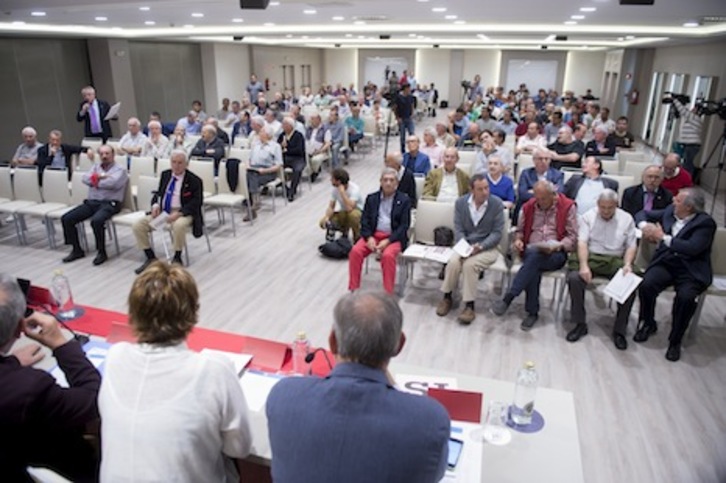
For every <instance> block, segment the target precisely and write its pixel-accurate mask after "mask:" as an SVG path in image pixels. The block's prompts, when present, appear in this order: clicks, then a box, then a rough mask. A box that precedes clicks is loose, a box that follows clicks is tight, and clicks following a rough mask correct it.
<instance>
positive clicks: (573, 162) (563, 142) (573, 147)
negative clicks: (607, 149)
mask: <svg viewBox="0 0 726 483" xmlns="http://www.w3.org/2000/svg"><path fill="white" fill-rule="evenodd" d="M547 148H548V149H549V150H550V151H552V153H551V155H550V157H551V159H552V167H553V168H555V169H560V168H562V167H568V168H579V167H580V162H581V160H582V156H583V155H584V154H585V146H584V145H583V144H582V141H577V140H575V139H574V138H573V137H572V129H570V126H562V127H561V128H560V130H559V131H558V133H557V141H555V142H554V143H552V144H550V145H549V146H547Z"/></svg>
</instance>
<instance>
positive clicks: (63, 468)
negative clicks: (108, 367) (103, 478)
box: [0, 274, 101, 482]
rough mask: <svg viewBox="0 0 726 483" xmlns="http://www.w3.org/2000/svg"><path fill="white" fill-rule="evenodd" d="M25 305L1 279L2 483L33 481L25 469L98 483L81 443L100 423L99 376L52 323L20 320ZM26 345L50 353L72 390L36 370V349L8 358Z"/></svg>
mask: <svg viewBox="0 0 726 483" xmlns="http://www.w3.org/2000/svg"><path fill="white" fill-rule="evenodd" d="M25 311H26V301H25V298H24V296H23V292H22V291H21V289H20V286H19V285H18V283H17V281H16V280H15V279H14V278H12V277H10V276H8V275H6V274H0V431H1V432H2V438H0V468H1V469H2V476H3V479H4V480H5V481H32V480H31V479H30V477H29V476H28V475H27V473H26V471H25V469H26V467H28V466H42V467H48V468H51V469H52V470H54V471H56V472H58V473H60V474H61V475H62V476H64V477H66V478H69V479H72V480H73V481H78V482H85V481H95V480H96V478H97V470H98V461H97V459H96V456H95V452H94V450H93V448H92V447H91V446H90V445H89V444H88V442H86V441H85V440H84V439H83V430H84V428H85V425H86V424H87V423H90V422H93V421H95V420H97V419H98V409H97V406H96V398H97V396H98V390H99V388H100V386H101V376H100V374H99V373H98V371H96V369H95V368H94V367H93V364H91V362H90V361H89V360H88V359H86V356H85V354H84V353H83V349H82V348H81V346H80V344H79V343H78V342H76V341H75V340H73V339H71V340H67V339H66V337H65V336H64V335H63V333H62V332H61V329H60V326H59V324H58V322H57V321H56V319H55V318H53V316H51V315H48V314H43V313H38V312H33V313H31V314H30V315H29V316H28V317H25ZM22 334H25V336H26V337H28V338H30V339H32V340H34V341H36V342H38V343H39V344H40V345H43V346H45V347H47V348H49V349H50V350H52V351H53V356H54V357H55V358H56V360H57V361H58V365H59V366H60V368H61V369H62V370H63V373H64V374H65V375H66V378H67V379H68V385H69V387H68V388H67V389H64V388H62V387H60V386H59V385H58V384H56V381H55V379H54V378H53V376H51V375H50V374H48V373H47V372H45V371H42V370H39V369H33V368H32V367H30V366H32V365H33V364H35V363H36V362H38V361H40V360H41V359H42V358H43V357H44V354H43V352H41V347H40V345H38V344H27V345H25V346H23V347H21V348H19V349H16V350H14V351H12V352H9V351H10V349H11V348H12V346H13V344H14V343H15V341H16V340H17V339H19V338H20V337H21V335H22Z"/></svg>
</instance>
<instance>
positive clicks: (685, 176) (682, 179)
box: [661, 153, 693, 198]
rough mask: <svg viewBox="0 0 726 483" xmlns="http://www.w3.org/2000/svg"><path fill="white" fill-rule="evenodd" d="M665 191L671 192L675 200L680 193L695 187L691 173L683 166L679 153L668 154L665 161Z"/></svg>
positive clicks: (663, 184) (662, 183) (662, 184)
mask: <svg viewBox="0 0 726 483" xmlns="http://www.w3.org/2000/svg"><path fill="white" fill-rule="evenodd" d="M661 186H663V189H667V190H668V191H670V192H671V194H672V195H673V197H674V198H675V197H676V196H677V195H678V191H679V190H681V189H683V188H689V187H691V186H693V178H692V177H691V175H690V173H689V172H688V171H687V170H685V169H683V167H682V166H681V157H680V156H679V155H678V154H677V153H668V154H667V155H666V157H665V159H663V181H662V182H661Z"/></svg>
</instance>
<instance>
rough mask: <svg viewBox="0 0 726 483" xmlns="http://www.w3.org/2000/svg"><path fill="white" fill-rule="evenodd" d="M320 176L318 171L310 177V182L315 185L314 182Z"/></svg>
mask: <svg viewBox="0 0 726 483" xmlns="http://www.w3.org/2000/svg"><path fill="white" fill-rule="evenodd" d="M319 175H320V172H319V171H316V172H315V173H313V174H311V175H310V182H311V183H315V180H316V179H318V176H319Z"/></svg>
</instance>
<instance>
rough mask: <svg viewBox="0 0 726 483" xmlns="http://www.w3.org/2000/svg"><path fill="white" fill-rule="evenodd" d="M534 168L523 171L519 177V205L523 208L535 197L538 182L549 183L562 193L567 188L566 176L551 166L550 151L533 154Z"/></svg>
mask: <svg viewBox="0 0 726 483" xmlns="http://www.w3.org/2000/svg"><path fill="white" fill-rule="evenodd" d="M532 161H533V162H534V166H533V167H531V168H527V169H525V170H524V171H522V174H520V175H519V182H518V184H517V195H518V198H517V205H518V206H522V205H523V204H524V203H526V202H527V201H529V200H530V199H531V198H532V197H534V185H535V184H537V182H538V181H549V182H550V183H552V184H553V185H555V187H556V188H557V191H559V192H560V193H561V192H562V190H563V189H564V187H565V183H564V181H563V180H564V177H565V176H564V174H562V171H560V170H558V169H555V168H553V167H551V166H550V151H549V150H547V149H537V150H535V151H534V152H533V154H532Z"/></svg>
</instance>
